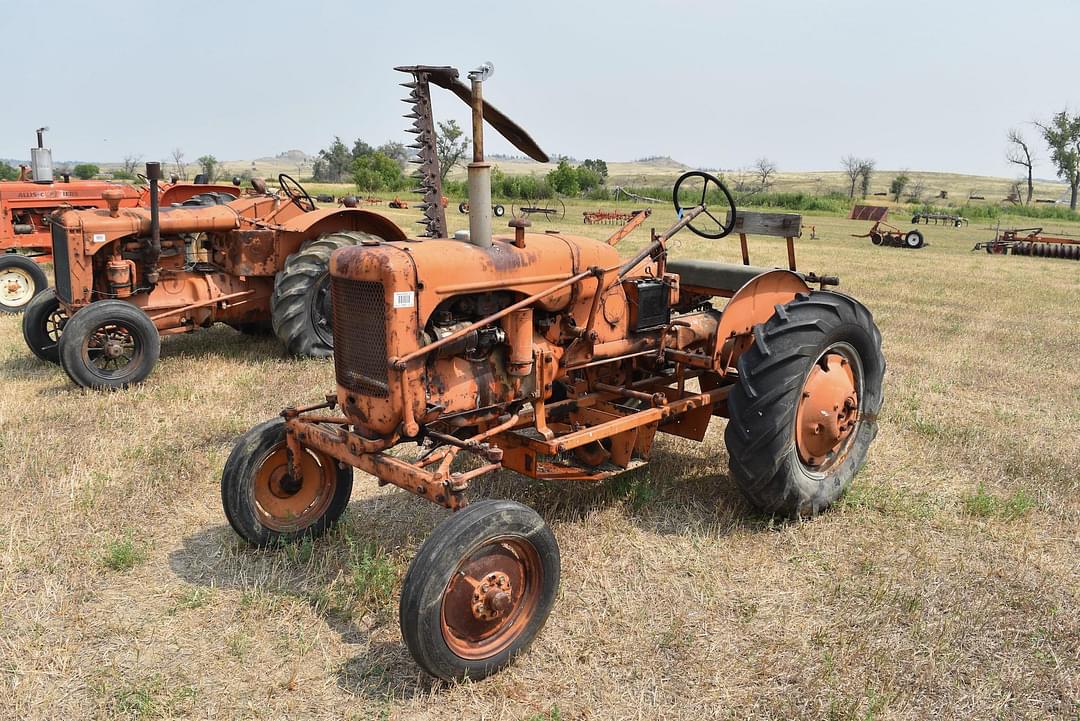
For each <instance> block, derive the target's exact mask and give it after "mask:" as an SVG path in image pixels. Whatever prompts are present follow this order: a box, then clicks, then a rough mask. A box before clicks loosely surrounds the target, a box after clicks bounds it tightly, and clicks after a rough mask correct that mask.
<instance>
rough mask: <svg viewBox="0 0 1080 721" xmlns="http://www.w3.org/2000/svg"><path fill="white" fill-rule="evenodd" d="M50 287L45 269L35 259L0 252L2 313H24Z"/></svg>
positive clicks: (0, 311) (0, 301)
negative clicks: (39, 294) (38, 295)
mask: <svg viewBox="0 0 1080 721" xmlns="http://www.w3.org/2000/svg"><path fill="white" fill-rule="evenodd" d="M48 287H49V279H48V277H47V276H46V275H45V271H43V270H42V269H41V266H40V265H38V264H37V263H35V262H34V261H33V260H31V259H30V258H28V257H27V256H25V255H19V254H18V253H2V254H0V313H22V312H23V310H24V309H25V308H26V306H27V304H29V303H30V301H31V300H33V299H34V296H36V295H37V294H38V293H41V292H42V291H44V290H45V289H46V288H48Z"/></svg>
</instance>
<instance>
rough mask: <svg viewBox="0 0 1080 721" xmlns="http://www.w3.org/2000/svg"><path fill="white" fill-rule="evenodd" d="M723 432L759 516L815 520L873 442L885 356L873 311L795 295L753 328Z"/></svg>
mask: <svg viewBox="0 0 1080 721" xmlns="http://www.w3.org/2000/svg"><path fill="white" fill-rule="evenodd" d="M738 369H739V376H738V383H736V385H735V386H734V387H733V388H732V390H731V394H730V396H729V397H728V414H729V419H730V420H729V421H728V425H727V428H726V430H725V433H724V439H725V441H726V443H727V448H728V456H729V461H728V465H729V469H730V471H731V476H732V479H733V480H734V481H735V483H736V484H737V485H738V486H739V488H740V489H741V490H742V491H743V493H744V494H745V495H746V496H747V497H748V498H749V499H750V501H751V502H752V503H754V505H756V506H757V507H758V508H760V509H761V510H762V511H764V512H765V513H770V514H775V515H781V516H791V517H795V516H812V515H815V514H817V513H818V512H820V511H822V510H824V509H825V508H827V507H828V506H829V505H831V504H832V503H833V502H834V501H836V500H837V499H838V498H840V496H842V495H843V494H844V492H845V491H846V490H847V489H848V487H849V486H850V485H851V481H852V479H853V478H854V476H855V474H856V473H857V472H858V470H859V468H860V467H861V466H862V464H863V461H864V460H865V459H866V453H867V450H868V448H869V446H870V442H871V441H872V440H873V439H874V436H875V435H876V434H877V416H878V413H879V412H880V410H881V403H882V381H883V378H884V375H885V358H884V356H883V355H882V353H881V333H880V332H879V331H878V328H877V326H876V325H875V324H874V319H873V317H872V316H871V314H870V311H869V310H867V309H866V307H865V306H863V305H862V304H861V303H859V302H858V301H856V300H855V299H853V298H850V297H848V296H846V295H842V294H840V293H832V292H829V291H811V292H810V293H804V294H800V295H798V296H796V297H795V299H794V300H792V301H791V302H790V303H788V304H787V305H785V306H783V307H781V308H780V309H778V311H777V312H776V314H774V315H773V316H772V317H771V318H769V320H768V321H766V322H765V323H763V324H760V325H757V326H755V327H754V343H753V345H752V346H751V347H750V348H749V349H748V350H747V351H746V352H745V353H743V355H742V356H741V357H740V358H739V362H738Z"/></svg>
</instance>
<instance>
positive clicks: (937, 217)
mask: <svg viewBox="0 0 1080 721" xmlns="http://www.w3.org/2000/svg"><path fill="white" fill-rule="evenodd" d="M931 221H933V223H934V225H938V224H939V223H940V224H942V225H951V226H953V227H954V228H959V227H960V226H962V225H967V224H968V221H967V218H964V217H962V216H960V215H950V214H949V213H916V214H915V215H913V216H911V224H912V225H918V224H919V223H925V224H927V225H930V223H931Z"/></svg>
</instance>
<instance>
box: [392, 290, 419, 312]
mask: <svg viewBox="0 0 1080 721" xmlns="http://www.w3.org/2000/svg"><path fill="white" fill-rule="evenodd" d="M415 297H416V294H415V293H413V292H412V291H411V290H403V291H398V292H395V293H394V307H395V308H412V307H413V305H414V304H415V302H416V301H415Z"/></svg>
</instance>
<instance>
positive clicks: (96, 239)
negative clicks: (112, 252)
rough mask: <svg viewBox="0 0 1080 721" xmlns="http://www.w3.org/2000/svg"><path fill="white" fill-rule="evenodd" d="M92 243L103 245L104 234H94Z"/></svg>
mask: <svg viewBox="0 0 1080 721" xmlns="http://www.w3.org/2000/svg"><path fill="white" fill-rule="evenodd" d="M94 242H95V243H104V242H105V234H104V233H94Z"/></svg>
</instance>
